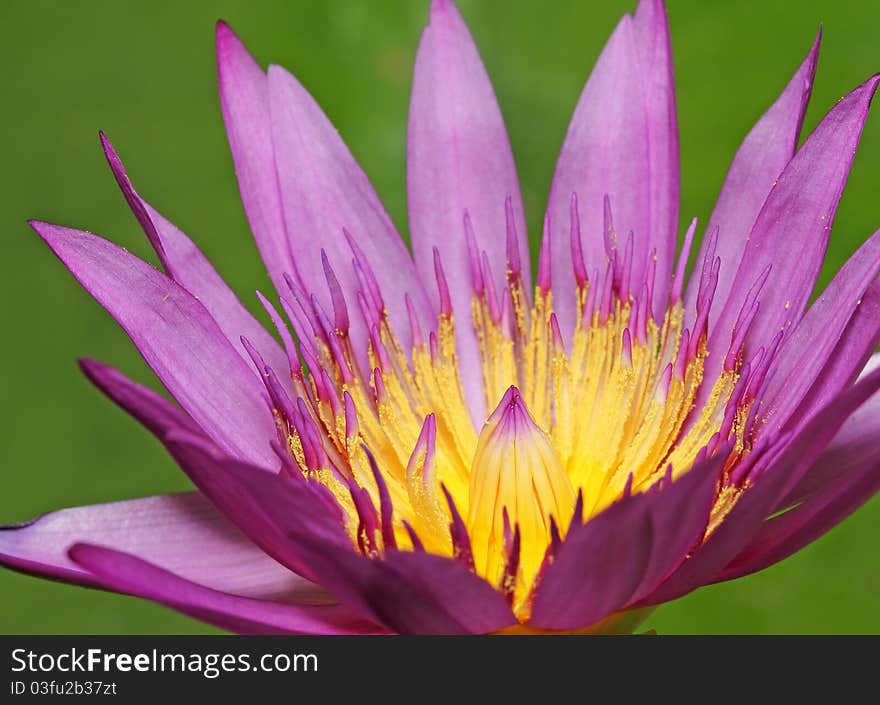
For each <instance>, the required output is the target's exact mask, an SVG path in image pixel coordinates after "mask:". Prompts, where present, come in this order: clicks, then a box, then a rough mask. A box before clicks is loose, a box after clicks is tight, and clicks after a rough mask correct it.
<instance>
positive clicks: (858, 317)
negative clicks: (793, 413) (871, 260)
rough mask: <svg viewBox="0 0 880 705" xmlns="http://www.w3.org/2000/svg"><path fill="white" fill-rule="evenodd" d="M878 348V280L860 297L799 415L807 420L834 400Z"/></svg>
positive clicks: (879, 293)
mask: <svg viewBox="0 0 880 705" xmlns="http://www.w3.org/2000/svg"><path fill="white" fill-rule="evenodd" d="M878 345H880V279H875V280H874V281H873V282H872V283H871V285H870V286H869V287H868V289H867V290H866V291H865V293H864V294H863V295H862V298H861V301H860V302H859V305H858V306H856V309H855V311H854V313H853V314H852V316H851V317H850V319H849V323H847V326H846V330H844V332H843V335H842V336H841V338H840V341H839V342H838V343H837V347H836V348H835V349H834V352H833V353H832V354H831V356H830V357H829V359H828V361H827V362H826V364H825V367H824V368H823V369H822V373H821V374H820V375H819V378H818V379H817V380H816V383H815V384H814V385H813V386H812V388H811V389H810V391H809V393H808V394H807V396H806V398H805V399H804V400H803V402H802V403H801V406H800V409H799V412H798V416H799V417H801V418H810V417H811V416H812V415H813V414H815V413H816V412H817V411H818V410H820V409H821V408H823V407H824V406H826V405H827V404H829V403H830V402H831V400H832V399H834V398H835V397H836V396H837V395H838V394H839V393H840V391H841V390H842V389H844V388H846V387H847V386H849V385H850V384H852V383H853V381H854V380H855V379H856V377H858V375H859V373H860V372H862V370H863V369H865V365H866V364H867V363H868V361H869V359H876V358H871V355H872V354H873V353H874V351H875V350H876V349H877V346H878Z"/></svg>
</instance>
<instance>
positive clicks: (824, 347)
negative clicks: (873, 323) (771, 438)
mask: <svg viewBox="0 0 880 705" xmlns="http://www.w3.org/2000/svg"><path fill="white" fill-rule="evenodd" d="M878 270H880V231H877V232H876V233H875V234H874V235H873V236H872V237H871V238H870V239H869V240H868V241H867V242H866V243H865V244H864V245H862V247H861V248H859V250H858V252H856V253H855V254H854V255H853V256H852V257H851V258H850V259H849V260H848V261H847V263H846V264H845V265H844V266H843V267H842V268H841V270H840V271H839V272H838V273H837V275H836V276H835V277H834V279H832V280H831V283H830V284H829V285H828V286H827V288H826V289H825V291H824V292H822V295H821V296H819V298H818V299H816V301H815V302H813V305H812V306H810V309H809V310H808V311H807V313H806V314H805V315H804V317H803V318H802V319H801V320H800V322H799V323H798V324H797V327H796V328H795V329H794V332H793V333H792V334H791V336H790V337H789V338H788V339H787V340H786V341H785V342H784V343H783V344H782V347H781V348H780V349H779V353H778V357H777V361H776V363H775V365H774V369H773V371H772V372H771V375H772V376H771V377H770V379H769V381H768V386H767V388H766V391H765V392H764V393H763V394H762V395H761V402H760V403H761V410H760V413H761V414H763V415H767V416H768V417H769V423H770V427H771V428H773V429H775V430H781V429H782V428H783V427H784V426H785V424H786V422H787V421H788V419H789V417H790V416H791V415H792V414H793V413H794V412H795V410H797V409H798V407H799V406H800V403H801V402H802V401H803V399H804V397H805V396H806V394H807V392H808V391H809V389H810V388H811V387H812V385H813V383H814V382H815V381H816V379H817V378H819V376H820V375H822V374H823V372H824V371H825V368H826V366H827V363H828V361H829V359H830V358H831V356H832V354H833V353H834V352H835V349H836V347H837V345H838V343H839V342H840V340H841V337H842V336H843V334H844V332H845V331H846V328H847V325H848V324H849V321H850V319H851V318H852V316H853V314H854V313H855V311H856V309H857V308H858V307H859V306H860V305H861V300H862V298H863V296H864V294H865V291H866V289H867V288H868V286H869V285H870V284H871V282H872V280H873V279H874V277H875V275H876V274H877V272H878ZM878 327H880V321H878ZM838 354H839V351H838ZM859 354H860V355H861V354H863V353H862V351H859ZM799 415H801V416H802V410H801V411H799Z"/></svg>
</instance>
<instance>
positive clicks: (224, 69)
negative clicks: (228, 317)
mask: <svg viewBox="0 0 880 705" xmlns="http://www.w3.org/2000/svg"><path fill="white" fill-rule="evenodd" d="M217 75H218V81H219V85H220V106H221V108H222V110H223V120H224V121H225V123H226V134H227V137H228V138H229V147H230V149H231V150H232V161H233V163H234V164H235V175H236V177H237V178H238V188H239V190H240V191H241V201H242V203H243V204H244V211H245V213H246V214H247V218H248V222H249V223H250V226H251V231H253V234H254V239H255V240H256V242H257V247H258V248H259V250H260V255H261V256H262V258H263V262H264V263H265V265H266V269H267V270H268V272H269V276H270V277H271V278H272V281H273V282H274V283H275V288H276V289H277V290H278V291H286V290H287V289H286V286H285V284H284V274H292V273H293V271H294V269H295V267H294V261H293V257H292V255H291V251H290V248H289V246H288V242H287V233H286V231H285V229H284V214H283V211H282V209H281V197H280V193H279V189H278V181H277V178H276V175H275V157H274V154H273V150H272V127H271V119H270V115H269V79H268V78H267V77H266V74H265V73H264V72H263V70H262V69H261V68H260V67H259V65H258V64H257V62H256V61H254V59H253V57H252V56H251V55H250V54H249V53H248V50H247V49H245V47H244V45H243V44H242V43H241V40H239V38H238V37H237V36H236V35H235V33H234V32H233V31H232V29H230V28H229V26H228V25H226V24H225V23H224V22H218V23H217Z"/></svg>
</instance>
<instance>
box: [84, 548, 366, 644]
mask: <svg viewBox="0 0 880 705" xmlns="http://www.w3.org/2000/svg"><path fill="white" fill-rule="evenodd" d="M70 556H71V559H72V560H73V561H75V562H76V563H77V564H79V565H80V566H82V567H83V568H85V569H86V570H88V571H89V572H90V573H92V574H93V575H94V576H95V577H96V578H97V580H98V581H99V582H100V583H101V584H102V585H104V586H106V587H108V588H109V589H111V590H114V591H116V592H122V593H127V594H129V595H136V596H138V597H143V598H146V599H148V600H153V601H154V602H158V603H160V604H163V605H166V606H168V607H171V608H172V609H175V610H177V611H179V612H182V613H184V614H186V615H189V616H190V617H195V618H196V619H199V620H201V621H203V622H208V623H209V624H213V625H215V626H217V627H220V628H222V629H228V630H230V631H233V632H238V633H241V634H376V633H381V631H382V630H381V629H380V628H379V627H377V626H376V625H375V624H372V623H370V622H367V621H365V620H363V619H360V618H359V617H357V616H356V615H354V614H352V613H351V612H350V611H349V610H347V609H346V608H345V607H343V606H342V605H338V604H337V605H289V604H280V603H277V602H269V601H265V600H257V599H252V598H248V597H241V596H239V595H231V594H229V593H226V592H222V591H220V590H216V589H214V588H211V587H207V586H205V585H201V584H199V583H198V582H196V581H193V580H188V579H186V578H184V577H181V576H180V575H177V574H175V573H174V572H172V571H169V570H166V569H164V568H161V567H159V566H157V565H155V564H153V563H151V562H149V561H146V560H144V559H143V558H140V557H138V556H135V555H132V554H130V553H126V552H124V551H118V550H115V549H111V548H106V547H103V546H98V545H92V544H88V543H77V544H76V545H75V546H73V547H72V548H71V549H70Z"/></svg>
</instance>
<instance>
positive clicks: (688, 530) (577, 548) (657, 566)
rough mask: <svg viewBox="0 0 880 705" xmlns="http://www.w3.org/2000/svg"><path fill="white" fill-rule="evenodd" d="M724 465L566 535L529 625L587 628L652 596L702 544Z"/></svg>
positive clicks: (699, 471) (637, 498)
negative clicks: (693, 549)
mask: <svg viewBox="0 0 880 705" xmlns="http://www.w3.org/2000/svg"><path fill="white" fill-rule="evenodd" d="M723 460H724V459H723V457H721V456H720V455H719V456H715V457H713V458H709V459H708V460H704V461H702V462H700V463H698V464H697V465H696V466H694V468H692V469H691V470H690V471H688V472H687V473H686V474H685V475H684V476H682V477H681V478H680V479H678V480H677V481H675V482H673V483H672V484H671V485H668V486H666V487H662V488H660V489H656V488H655V489H650V490H648V491H647V492H645V493H642V494H637V495H633V496H630V497H627V498H624V499H622V500H620V501H618V502H616V503H615V504H613V505H611V506H610V507H609V508H608V509H606V510H605V511H604V512H602V513H601V514H599V515H598V516H596V517H595V518H593V519H591V520H590V521H588V522H587V523H586V524H584V525H583V526H578V527H576V528H574V529H572V530H570V531H569V534H568V536H566V538H565V541H563V542H562V545H561V546H560V548H559V550H558V551H557V553H556V556H555V557H554V560H553V563H552V564H551V565H550V567H549V568H548V569H547V572H546V574H545V575H544V577H543V578H542V579H541V582H540V584H539V586H538V589H537V592H536V594H535V600H534V604H533V607H532V616H531V619H530V624H532V625H534V626H537V627H541V628H545V629H578V628H582V627H587V626H589V625H591V624H594V623H596V622H598V621H599V620H601V619H603V618H605V617H607V616H608V615H610V614H612V613H613V612H616V611H617V610H619V609H622V608H623V607H625V606H627V605H629V604H632V603H635V602H637V601H638V600H640V599H641V598H642V597H644V596H645V595H646V594H649V593H650V592H651V591H652V590H653V589H654V588H656V587H657V585H658V584H659V583H660V582H661V581H662V580H664V579H665V578H666V577H667V576H668V575H669V574H670V573H671V572H672V571H673V570H675V568H677V567H678V566H679V565H680V564H681V562H682V561H683V560H684V558H685V556H686V554H687V552H688V550H689V549H690V548H692V547H693V546H694V545H695V544H696V543H697V542H698V541H699V540H700V538H701V537H702V535H703V531H705V528H706V524H707V523H708V521H709V512H710V510H711V508H712V504H713V502H714V500H715V492H716V487H717V483H718V477H719V474H720V472H721V466H722V464H723Z"/></svg>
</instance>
